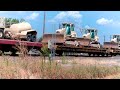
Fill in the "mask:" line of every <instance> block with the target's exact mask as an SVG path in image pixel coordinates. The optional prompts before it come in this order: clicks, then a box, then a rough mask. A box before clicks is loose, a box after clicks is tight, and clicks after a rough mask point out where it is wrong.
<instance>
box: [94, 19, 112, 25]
mask: <svg viewBox="0 0 120 90" xmlns="http://www.w3.org/2000/svg"><path fill="white" fill-rule="evenodd" d="M96 22H97V24H99V25H107V24H111V23H113V20H112V19H105V18H101V19H98V20H97V21H96Z"/></svg>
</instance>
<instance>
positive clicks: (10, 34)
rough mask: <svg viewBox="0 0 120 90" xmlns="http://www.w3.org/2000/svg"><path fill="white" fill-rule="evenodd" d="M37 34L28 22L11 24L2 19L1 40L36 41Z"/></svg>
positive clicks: (0, 23)
mask: <svg viewBox="0 0 120 90" xmlns="http://www.w3.org/2000/svg"><path fill="white" fill-rule="evenodd" d="M36 35H37V32H36V31H35V30H33V29H32V27H31V25H30V24H29V23H28V22H21V23H11V22H7V21H6V18H5V17H0V38H1V39H15V40H25V41H31V42H35V41H36Z"/></svg>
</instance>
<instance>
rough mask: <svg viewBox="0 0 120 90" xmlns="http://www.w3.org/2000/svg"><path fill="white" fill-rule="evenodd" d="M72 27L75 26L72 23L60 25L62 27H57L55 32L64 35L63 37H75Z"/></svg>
mask: <svg viewBox="0 0 120 90" xmlns="http://www.w3.org/2000/svg"><path fill="white" fill-rule="evenodd" d="M74 27H75V25H74V24H73V23H62V25H60V26H59V29H58V30H56V33H60V34H64V35H65V37H67V36H71V37H77V34H76V32H75V31H74Z"/></svg>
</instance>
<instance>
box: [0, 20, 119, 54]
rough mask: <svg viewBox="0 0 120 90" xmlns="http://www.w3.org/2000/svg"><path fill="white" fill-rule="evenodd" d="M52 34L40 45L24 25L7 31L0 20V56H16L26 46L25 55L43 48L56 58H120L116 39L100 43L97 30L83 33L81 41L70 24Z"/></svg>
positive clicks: (14, 25)
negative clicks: (62, 56)
mask: <svg viewBox="0 0 120 90" xmlns="http://www.w3.org/2000/svg"><path fill="white" fill-rule="evenodd" d="M61 26H62V27H60V28H59V29H58V30H56V33H55V34H43V36H42V41H41V42H37V41H36V35H37V31H36V30H33V29H32V27H31V25H30V24H29V23H27V22H23V23H17V24H12V25H10V27H9V28H6V24H5V18H0V55H2V54H3V53H4V52H9V51H10V52H12V54H11V55H15V54H16V52H17V51H20V49H19V48H18V47H20V46H21V45H22V46H25V47H26V49H27V50H28V52H29V51H30V50H31V49H36V50H39V51H40V52H41V53H43V51H42V50H41V48H42V47H43V46H44V47H46V48H47V49H48V50H49V51H51V50H55V55H59V56H61V55H79V54H84V53H85V54H87V55H88V56H113V55H119V54H120V48H119V37H118V35H117V36H114V37H113V39H112V40H111V42H104V44H103V45H101V44H100V43H99V41H98V40H99V37H98V35H97V33H98V30H97V29H94V28H89V29H85V30H84V31H85V33H84V34H83V37H78V36H77V33H76V32H75V30H74V27H75V25H74V24H73V23H62V25H61Z"/></svg>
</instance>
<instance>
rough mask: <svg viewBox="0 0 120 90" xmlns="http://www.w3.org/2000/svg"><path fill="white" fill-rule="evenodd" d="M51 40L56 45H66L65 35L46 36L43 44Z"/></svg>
mask: <svg viewBox="0 0 120 90" xmlns="http://www.w3.org/2000/svg"><path fill="white" fill-rule="evenodd" d="M49 40H54V42H55V43H56V44H58V43H64V34H44V35H43V39H42V43H46V44H47V43H48V41H49Z"/></svg>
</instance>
